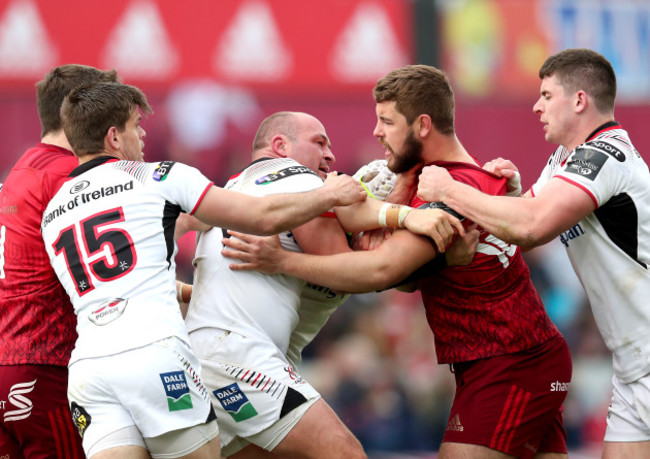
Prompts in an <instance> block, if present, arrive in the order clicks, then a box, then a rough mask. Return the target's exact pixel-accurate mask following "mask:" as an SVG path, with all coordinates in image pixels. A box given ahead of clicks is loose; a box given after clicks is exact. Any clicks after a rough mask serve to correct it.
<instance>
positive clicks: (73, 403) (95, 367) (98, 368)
mask: <svg viewBox="0 0 650 459" xmlns="http://www.w3.org/2000/svg"><path fill="white" fill-rule="evenodd" d="M200 369H201V367H200V363H199V362H198V360H197V359H196V357H194V356H193V355H192V352H191V351H190V348H189V346H188V345H187V343H184V342H183V341H181V340H180V339H178V338H176V337H171V338H166V339H164V340H161V341H158V342H156V343H153V344H150V345H148V346H144V347H141V348H138V349H132V350H130V351H127V352H123V353H120V354H116V355H110V356H106V357H98V358H94V359H83V360H79V361H77V362H75V363H74V364H72V365H71V366H70V368H69V377H68V400H69V401H70V410H71V412H72V417H73V419H74V422H75V424H76V425H77V428H78V429H79V433H80V434H81V436H82V438H83V440H82V443H83V447H84V451H85V452H86V454H88V453H89V451H91V450H92V451H93V452H94V453H96V452H98V450H97V449H96V448H94V446H95V444H96V443H98V442H99V441H100V440H101V439H103V438H104V437H107V436H109V435H110V434H112V433H114V432H117V431H119V430H121V429H124V428H125V427H129V426H136V427H137V428H138V430H139V431H140V432H141V434H142V437H144V439H145V441H146V439H147V438H153V437H159V436H161V435H163V434H165V433H167V432H170V431H173V430H178V429H184V428H186V427H191V426H196V425H199V424H205V423H207V422H208V421H209V420H210V417H212V418H213V417H214V414H213V413H212V409H211V404H210V395H209V393H208V391H207V389H206V388H205V386H204V385H203V382H202V381H201V378H200V377H199V372H200ZM211 414H212V416H211ZM215 436H216V435H215ZM122 445H123V446H126V445H137V446H141V444H140V443H139V442H138V441H137V439H136V440H129V441H127V442H126V443H122ZM122 445H112V446H122ZM102 449H103V448H102ZM161 453H162V452H161Z"/></svg>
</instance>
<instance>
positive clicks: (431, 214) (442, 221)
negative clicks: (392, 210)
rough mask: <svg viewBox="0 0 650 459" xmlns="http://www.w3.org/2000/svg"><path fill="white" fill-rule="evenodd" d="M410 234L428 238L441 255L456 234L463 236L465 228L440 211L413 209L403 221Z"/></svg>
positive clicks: (448, 214)
mask: <svg viewBox="0 0 650 459" xmlns="http://www.w3.org/2000/svg"><path fill="white" fill-rule="evenodd" d="M404 223H405V224H406V228H407V229H408V230H409V231H411V232H412V233H416V234H423V235H425V236H429V237H430V238H431V239H433V241H434V242H435V243H436V247H437V248H438V252H439V253H443V252H444V251H445V249H446V247H447V246H448V245H449V244H450V243H451V241H452V239H453V237H454V236H455V235H456V234H459V235H461V236H464V235H465V228H464V227H463V224H462V223H461V221H460V220H459V219H457V218H456V217H454V216H453V215H451V214H450V213H448V212H445V211H444V210H441V209H414V210H412V211H411V212H410V213H409V214H408V215H407V216H406V220H405V221H404Z"/></svg>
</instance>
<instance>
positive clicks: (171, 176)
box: [151, 161, 213, 214]
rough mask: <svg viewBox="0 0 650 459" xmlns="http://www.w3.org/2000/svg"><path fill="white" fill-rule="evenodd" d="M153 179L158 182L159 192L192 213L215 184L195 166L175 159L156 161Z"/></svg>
mask: <svg viewBox="0 0 650 459" xmlns="http://www.w3.org/2000/svg"><path fill="white" fill-rule="evenodd" d="M151 180H153V181H154V183H156V182H157V184H158V188H159V192H160V193H161V195H162V196H163V197H164V198H165V199H166V200H167V201H169V202H171V203H173V204H177V205H178V206H179V207H180V208H181V209H182V210H183V212H186V213H189V214H192V213H193V212H194V211H195V210H196V208H197V207H198V205H199V204H200V203H201V200H202V199H203V197H204V196H205V194H206V193H207V192H208V190H209V189H210V187H211V186H212V185H213V183H212V181H211V180H210V179H208V178H207V177H205V176H204V175H203V174H202V173H201V172H200V171H199V170H198V169H196V168H195V167H191V166H188V165H186V164H183V163H177V162H174V161H161V162H159V163H154V167H153V173H152V175H151Z"/></svg>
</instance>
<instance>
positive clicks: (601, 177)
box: [531, 123, 650, 383]
mask: <svg viewBox="0 0 650 459" xmlns="http://www.w3.org/2000/svg"><path fill="white" fill-rule="evenodd" d="M553 177H557V178H560V179H562V180H565V181H566V182H568V183H570V184H572V185H574V186H577V187H578V188H580V189H582V190H584V191H585V192H586V193H587V194H588V195H589V196H590V197H591V199H592V200H593V202H594V204H595V206H596V210H595V211H594V212H593V213H591V214H590V215H588V216H587V217H585V218H584V219H583V220H581V221H580V222H579V223H578V224H577V225H575V226H574V227H573V228H571V229H569V230H568V231H565V232H564V233H563V234H561V235H560V241H561V242H562V244H564V246H565V247H566V249H567V253H568V255H569V258H570V259H571V263H572V265H573V268H574V269H575V271H576V274H577V275H578V278H579V279H580V282H581V283H582V285H583V287H584V289H585V291H586V293H587V297H588V299H589V302H590V304H591V308H592V310H593V313H594V317H595V319H596V323H597V324H598V328H599V329H600V332H601V334H602V336H603V339H604V340H605V343H606V344H607V347H608V348H609V349H610V350H611V351H612V353H613V355H614V371H615V373H616V375H617V376H618V377H619V378H620V379H621V380H622V381H623V382H626V383H627V382H632V381H635V380H637V379H639V378H640V377H642V376H644V375H646V374H648V373H650V308H649V307H648V294H649V292H650V273H649V272H648V265H649V264H650V173H649V172H648V166H647V164H646V163H645V162H644V161H643V159H642V158H641V156H640V155H639V153H638V152H637V151H636V149H635V148H634V146H633V145H632V142H631V141H630V138H629V136H628V134H627V132H626V131H624V130H623V129H622V128H621V127H620V125H618V123H608V124H606V125H604V126H602V127H601V128H599V130H598V131H596V132H595V133H594V134H593V135H591V136H590V137H589V139H588V140H587V141H586V142H585V143H584V144H582V145H579V146H578V147H576V149H575V150H574V151H573V152H571V153H570V155H569V154H568V152H567V151H566V149H564V148H563V147H560V148H558V149H557V150H556V152H555V153H554V154H553V156H551V159H550V160H549V163H548V164H547V166H546V168H545V169H544V171H543V172H542V175H541V177H540V178H539V179H538V181H537V182H536V183H535V184H534V185H533V187H532V189H531V191H532V193H533V195H534V194H536V193H537V192H539V190H540V189H541V188H542V187H543V186H544V185H545V184H546V183H547V182H548V181H549V180H550V179H551V178H553Z"/></svg>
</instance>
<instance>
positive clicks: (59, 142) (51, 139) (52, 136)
mask: <svg viewBox="0 0 650 459" xmlns="http://www.w3.org/2000/svg"><path fill="white" fill-rule="evenodd" d="M41 143H46V144H48V145H54V146H57V147H60V148H65V149H66V150H70V151H72V147H71V146H70V143H69V142H68V138H67V137H66V136H65V133H64V132H63V129H59V130H58V131H54V132H48V133H47V134H45V135H44V136H43V137H41Z"/></svg>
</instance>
